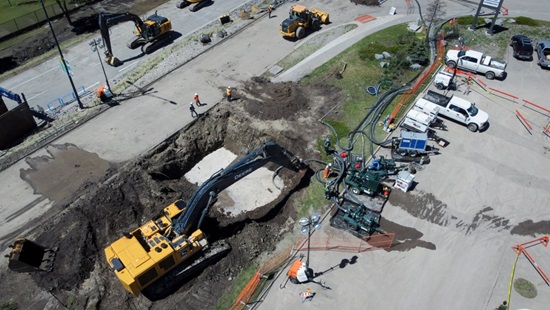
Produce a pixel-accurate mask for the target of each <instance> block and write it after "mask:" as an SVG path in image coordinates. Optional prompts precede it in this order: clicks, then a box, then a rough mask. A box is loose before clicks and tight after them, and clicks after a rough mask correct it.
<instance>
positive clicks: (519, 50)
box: [510, 34, 533, 60]
mask: <svg viewBox="0 0 550 310" xmlns="http://www.w3.org/2000/svg"><path fill="white" fill-rule="evenodd" d="M510 46H511V47H512V49H513V50H514V57H515V58H517V59H525V60H533V44H532V43H531V39H529V38H528V37H526V36H524V35H521V34H518V35H515V36H513V37H512V39H510Z"/></svg>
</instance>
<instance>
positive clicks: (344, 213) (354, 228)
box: [330, 200, 385, 238]
mask: <svg viewBox="0 0 550 310" xmlns="http://www.w3.org/2000/svg"><path fill="white" fill-rule="evenodd" d="M380 218H381V216H380V213H377V212H374V211H372V210H369V209H367V208H366V207H365V206H364V205H362V204H358V203H355V202H353V201H351V200H344V201H343V202H342V203H341V204H339V205H338V210H337V212H336V214H335V215H334V216H333V217H332V218H331V219H330V225H331V226H333V227H335V228H338V229H343V230H348V231H349V232H350V233H352V234H353V235H355V236H356V237H359V238H363V237H365V236H370V235H372V234H373V233H375V232H378V233H381V234H384V233H385V231H384V230H383V229H381V228H380Z"/></svg>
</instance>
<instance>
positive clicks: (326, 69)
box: [302, 24, 421, 139]
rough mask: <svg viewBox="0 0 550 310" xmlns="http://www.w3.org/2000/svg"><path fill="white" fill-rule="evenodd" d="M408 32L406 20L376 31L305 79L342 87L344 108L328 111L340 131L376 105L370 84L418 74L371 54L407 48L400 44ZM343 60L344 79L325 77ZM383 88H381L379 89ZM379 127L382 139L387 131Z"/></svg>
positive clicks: (399, 81)
mask: <svg viewBox="0 0 550 310" xmlns="http://www.w3.org/2000/svg"><path fill="white" fill-rule="evenodd" d="M409 35H410V32H409V31H408V30H407V26H406V25H405V24H402V25H396V26H393V27H389V28H386V29H384V30H382V31H379V32H377V33H374V34H372V35H370V36H368V37H366V38H364V39H363V40H361V41H359V42H357V43H356V44H354V45H353V46H351V47H350V48H349V49H347V50H346V51H344V52H342V53H341V54H340V55H338V56H336V57H335V58H333V59H331V60H330V61H329V62H327V63H325V64H324V65H322V66H321V67H319V68H317V69H316V70H315V71H314V72H312V73H311V74H310V75H308V76H307V77H305V78H304V79H303V80H302V83H306V84H307V83H310V84H319V83H325V84H326V83H328V84H330V85H333V86H336V87H338V88H339V89H341V90H342V92H343V102H342V109H343V111H341V113H339V116H338V117H333V116H331V115H329V116H328V117H327V119H326V121H327V122H328V123H330V124H331V125H333V126H335V127H337V128H339V130H338V131H340V132H341V133H344V136H345V134H347V132H349V131H350V130H353V129H354V128H355V127H356V126H357V125H359V123H360V122H361V121H362V120H363V118H364V117H365V116H366V114H367V112H368V110H367V108H369V107H371V106H373V105H374V104H375V102H376V100H377V97H376V96H372V95H370V94H368V93H367V92H366V88H367V87H368V86H378V85H379V84H380V83H381V82H382V81H386V80H391V82H392V84H393V85H402V84H404V83H405V82H408V81H410V80H411V79H412V78H413V77H414V76H415V75H416V74H418V71H413V70H403V71H402V74H398V75H395V74H392V70H393V69H383V68H381V66H380V61H378V60H376V59H374V57H371V54H374V53H381V52H382V51H388V52H390V54H392V57H393V56H394V55H395V53H396V52H399V51H402V50H404V49H405V48H406V44H401V43H400V42H399V38H401V37H404V36H409ZM418 39H421V37H419V38H418ZM365 54H366V56H368V57H367V58H365ZM344 63H345V64H346V69H345V71H344V73H343V74H342V78H341V79H335V78H328V79H327V78H326V76H327V75H331V74H334V73H335V72H339V71H341V70H342V68H343V64H344ZM385 85H387V84H385ZM383 88H384V87H383ZM384 91H385V90H384V89H382V90H381V91H380V92H381V93H383V92H384ZM395 105H396V101H395V100H394V102H393V103H392V104H390V105H389V106H388V108H387V109H386V110H385V111H384V112H383V114H382V119H383V118H384V117H385V116H386V115H389V114H390V113H391V112H392V111H393V109H394V107H395ZM378 129H379V130H377V138H378V139H382V138H383V137H384V136H385V134H386V133H385V132H384V131H383V130H382V128H381V127H380V128H378ZM341 133H339V135H340V136H342V135H341Z"/></svg>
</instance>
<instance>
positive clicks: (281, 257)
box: [231, 246, 292, 310]
mask: <svg viewBox="0 0 550 310" xmlns="http://www.w3.org/2000/svg"><path fill="white" fill-rule="evenodd" d="M291 250H292V246H288V247H286V248H285V249H283V250H281V251H279V252H277V253H276V254H275V255H274V256H273V257H271V258H270V259H269V260H268V261H266V262H264V263H263V264H262V265H261V266H260V268H258V271H256V273H255V274H254V275H253V276H252V279H250V281H248V284H246V286H245V287H244V288H243V290H242V291H241V292H240V293H239V296H237V300H236V301H235V303H234V304H233V306H232V307H231V310H237V309H244V308H245V307H246V305H247V304H248V302H250V299H251V298H252V296H253V295H254V293H255V292H256V290H257V288H258V286H259V285H260V283H261V281H262V279H263V276H264V275H265V274H266V273H270V272H272V271H273V270H275V269H276V268H277V267H279V266H280V265H282V264H283V263H284V262H285V261H287V260H288V258H289V257H290V251H291Z"/></svg>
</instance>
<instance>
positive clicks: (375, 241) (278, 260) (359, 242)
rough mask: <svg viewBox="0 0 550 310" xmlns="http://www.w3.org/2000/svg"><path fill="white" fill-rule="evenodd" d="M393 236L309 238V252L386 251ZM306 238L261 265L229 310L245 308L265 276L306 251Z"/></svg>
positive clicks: (299, 239)
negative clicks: (293, 254) (298, 253)
mask: <svg viewBox="0 0 550 310" xmlns="http://www.w3.org/2000/svg"><path fill="white" fill-rule="evenodd" d="M394 237H395V234H393V233H388V234H384V235H373V236H369V237H366V238H363V239H355V238H354V239H352V240H350V239H338V238H334V237H311V239H310V250H311V251H337V252H354V253H361V252H367V251H373V250H380V249H385V250H388V249H389V248H390V247H391V245H392V243H393V240H394ZM306 242H307V237H298V238H296V240H295V242H294V244H293V245H291V246H289V247H287V248H285V249H283V250H281V251H280V252H278V253H277V254H276V255H274V256H273V257H271V258H270V259H269V260H268V261H267V262H265V263H263V264H262V265H261V266H260V268H259V269H258V271H257V272H256V273H255V274H254V275H253V276H252V278H251V279H250V281H249V282H248V284H247V285H246V286H245V287H244V289H243V290H242V291H241V293H240V294H239V296H238V297H237V300H236V301H235V303H234V304H233V306H232V307H231V310H240V309H244V308H246V307H247V305H248V304H249V303H250V301H251V300H252V297H253V296H255V295H257V294H259V292H258V288H260V287H263V285H262V284H265V283H266V282H267V281H268V280H267V277H265V275H267V274H271V273H273V272H274V271H276V270H280V268H281V267H282V266H283V265H284V264H285V263H286V262H288V261H289V259H290V258H291V257H292V256H291V254H292V253H297V252H298V251H307V246H304V245H305V243H306Z"/></svg>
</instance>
